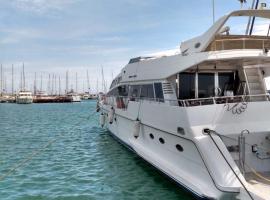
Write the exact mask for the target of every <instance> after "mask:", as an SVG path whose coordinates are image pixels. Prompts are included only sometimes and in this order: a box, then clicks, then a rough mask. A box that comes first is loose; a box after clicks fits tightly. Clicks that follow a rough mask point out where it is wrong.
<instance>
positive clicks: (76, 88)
mask: <svg viewBox="0 0 270 200" xmlns="http://www.w3.org/2000/svg"><path fill="white" fill-rule="evenodd" d="M75 90H76V91H75V92H76V93H78V75H77V72H76V84H75Z"/></svg>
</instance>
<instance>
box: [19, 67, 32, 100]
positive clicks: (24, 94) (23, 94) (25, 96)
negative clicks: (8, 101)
mask: <svg viewBox="0 0 270 200" xmlns="http://www.w3.org/2000/svg"><path fill="white" fill-rule="evenodd" d="M16 103H17V104H31V103H33V95H32V92H31V91H29V90H27V89H26V87H25V73H24V64H23V71H22V74H21V90H20V91H19V92H18V94H17V96H16Z"/></svg>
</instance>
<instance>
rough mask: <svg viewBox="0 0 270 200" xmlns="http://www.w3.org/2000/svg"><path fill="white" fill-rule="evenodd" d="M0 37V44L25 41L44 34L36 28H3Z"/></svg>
mask: <svg viewBox="0 0 270 200" xmlns="http://www.w3.org/2000/svg"><path fill="white" fill-rule="evenodd" d="M0 32H1V34H2V35H3V36H2V37H1V38H0V44H14V43H19V42H20V41H25V40H29V39H37V38H40V37H41V36H42V34H41V33H40V32H39V31H37V30H35V29H26V28H20V29H2V30H1V31H0Z"/></svg>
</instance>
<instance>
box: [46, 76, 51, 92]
mask: <svg viewBox="0 0 270 200" xmlns="http://www.w3.org/2000/svg"><path fill="white" fill-rule="evenodd" d="M50 84H51V75H50V74H49V79H48V86H47V87H48V88H47V90H48V94H50V90H51V87H50Z"/></svg>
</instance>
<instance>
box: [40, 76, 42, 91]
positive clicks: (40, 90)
mask: <svg viewBox="0 0 270 200" xmlns="http://www.w3.org/2000/svg"><path fill="white" fill-rule="evenodd" d="M40 91H42V73H41V75H40Z"/></svg>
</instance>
